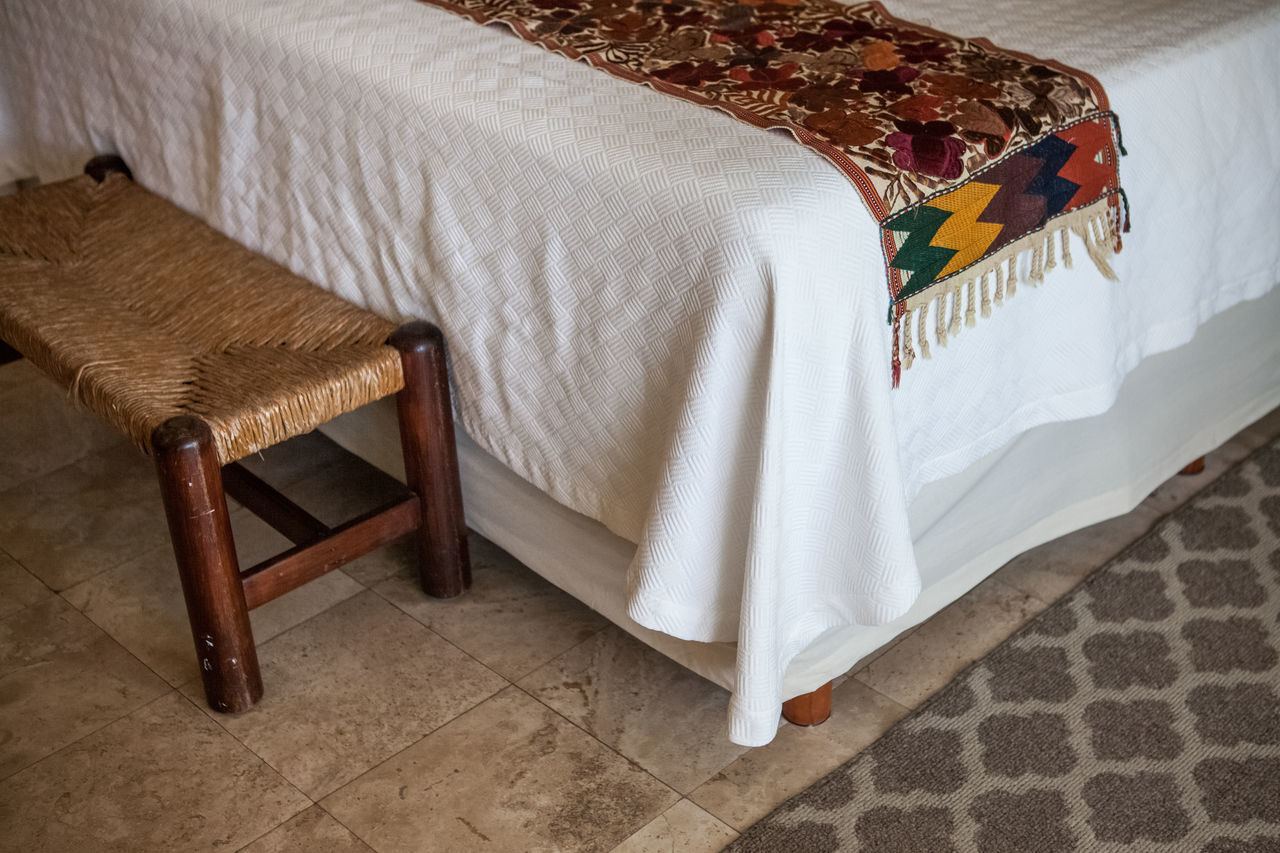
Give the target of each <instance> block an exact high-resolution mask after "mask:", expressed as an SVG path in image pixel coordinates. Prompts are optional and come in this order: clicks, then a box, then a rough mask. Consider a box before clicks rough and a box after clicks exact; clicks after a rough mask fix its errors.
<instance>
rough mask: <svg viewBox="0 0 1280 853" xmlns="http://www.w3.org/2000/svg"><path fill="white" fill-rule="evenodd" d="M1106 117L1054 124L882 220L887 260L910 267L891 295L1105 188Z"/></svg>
mask: <svg viewBox="0 0 1280 853" xmlns="http://www.w3.org/2000/svg"><path fill="white" fill-rule="evenodd" d="M1110 121H1111V119H1110V118H1109V117H1105V116H1104V117H1101V118H1097V119H1094V120H1093V121H1088V122H1082V123H1080V124H1077V125H1073V126H1072V127H1069V128H1066V129H1064V130H1060V131H1056V132H1054V133H1052V134H1050V135H1049V136H1047V137H1045V138H1044V139H1042V140H1040V141H1039V142H1037V143H1035V144H1034V145H1031V146H1029V147H1027V148H1024V149H1022V150H1021V151H1017V152H1015V153H1013V154H1010V155H1008V156H1006V157H1004V158H1003V159H1002V160H1000V161H999V162H997V163H996V164H994V165H993V166H991V167H990V168H988V169H986V170H984V171H982V172H980V173H979V174H977V175H976V176H975V177H974V178H972V179H971V180H969V181H968V182H966V183H964V184H961V185H960V186H958V187H956V188H954V189H951V190H948V191H946V192H943V193H939V194H938V195H936V196H933V197H932V198H930V199H927V200H926V201H924V202H922V203H920V204H917V205H915V206H914V207H911V208H909V209H907V210H905V211H903V212H902V213H900V214H898V215H897V216H894V217H893V218H891V219H889V220H887V221H886V222H884V223H883V225H882V227H883V228H884V229H886V230H887V231H891V232H894V233H895V239H896V240H897V241H898V249H897V251H896V252H895V253H894V254H893V257H892V259H891V260H890V262H889V266H890V267H891V268H892V269H895V270H901V271H903V272H906V273H909V274H910V278H908V279H907V281H906V282H905V283H904V284H903V286H902V287H901V288H900V289H899V291H898V293H897V294H896V295H895V298H894V301H895V302H897V303H901V302H903V301H904V300H905V299H906V298H907V297H909V296H913V295H915V294H917V293H920V292H921V291H923V290H926V289H927V288H929V287H930V286H931V285H933V284H936V283H937V282H939V281H941V280H943V279H946V278H949V277H950V276H952V275H955V274H957V273H959V272H961V271H963V270H964V269H966V268H967V267H969V266H971V265H972V264H974V263H976V262H977V261H979V260H981V259H982V258H984V257H987V256H989V255H991V254H994V253H995V252H998V251H999V250H1000V249H1001V248H1003V247H1004V246H1007V245H1008V244H1010V243H1012V242H1013V241H1014V240H1017V239H1018V238H1020V237H1022V236H1024V235H1025V234H1028V233H1031V232H1033V231H1035V230H1037V229H1039V228H1043V227H1044V226H1045V224H1046V223H1047V222H1048V220H1049V218H1051V217H1053V216H1057V215H1058V214H1060V213H1063V212H1068V211H1070V210H1075V209H1077V208H1080V207H1084V206H1086V205H1089V204H1092V203H1093V202H1095V201H1097V200H1098V199H1100V198H1102V197H1103V196H1105V195H1106V194H1107V193H1108V192H1110V191H1112V190H1113V189H1114V188H1115V187H1116V186H1117V183H1116V172H1115V165H1114V162H1112V161H1110V160H1108V158H1106V157H1105V156H1103V157H1100V156H1099V155H1100V154H1102V153H1103V152H1104V150H1105V149H1107V147H1108V146H1109V145H1110V144H1111V127H1110Z"/></svg>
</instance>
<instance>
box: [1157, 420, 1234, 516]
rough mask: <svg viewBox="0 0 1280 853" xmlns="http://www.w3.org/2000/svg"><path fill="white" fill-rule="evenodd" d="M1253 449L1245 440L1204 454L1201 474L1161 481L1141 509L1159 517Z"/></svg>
mask: <svg viewBox="0 0 1280 853" xmlns="http://www.w3.org/2000/svg"><path fill="white" fill-rule="evenodd" d="M1255 449H1256V448H1255V447H1252V446H1251V445H1250V444H1249V443H1248V442H1246V441H1241V440H1238V439H1232V440H1231V441H1228V442H1227V443H1226V444H1223V445H1222V446H1221V447H1219V448H1218V449H1216V450H1214V451H1212V452H1210V453H1206V454H1205V457H1204V470H1203V471H1201V472H1200V473H1199V474H1190V475H1180V474H1175V475H1174V476H1172V477H1170V478H1169V479H1168V480H1165V481H1164V482H1163V483H1162V484H1160V485H1159V486H1158V487H1156V490H1155V491H1154V492H1152V493H1151V494H1150V495H1148V496H1147V499H1146V500H1144V501H1143V502H1142V508H1152V509H1154V510H1156V511H1157V512H1159V513H1160V514H1161V515H1165V514H1167V513H1170V512H1173V511H1174V510H1175V509H1177V508H1178V507H1180V506H1182V505H1183V504H1184V503H1186V502H1187V501H1189V500H1191V498H1192V497H1193V496H1194V495H1195V494H1196V493H1197V492H1199V491H1200V490H1201V489H1203V488H1205V487H1206V486H1208V485H1209V484H1211V483H1212V482H1213V481H1214V480H1216V479H1218V477H1220V476H1221V475H1222V474H1224V473H1225V472H1226V471H1227V469H1228V468H1230V467H1231V466H1232V465H1235V464H1236V463H1237V462H1239V461H1240V460H1241V459H1244V458H1245V457H1246V456H1248V455H1249V453H1250V452H1252V451H1253V450H1255ZM1187 461H1188V462H1190V461H1191V460H1190V459H1188V460H1187Z"/></svg>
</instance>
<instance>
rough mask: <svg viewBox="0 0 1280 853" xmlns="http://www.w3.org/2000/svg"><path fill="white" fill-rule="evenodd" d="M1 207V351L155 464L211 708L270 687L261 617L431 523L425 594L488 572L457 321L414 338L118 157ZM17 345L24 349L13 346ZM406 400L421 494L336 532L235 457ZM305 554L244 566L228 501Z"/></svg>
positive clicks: (424, 532) (404, 436)
mask: <svg viewBox="0 0 1280 853" xmlns="http://www.w3.org/2000/svg"><path fill="white" fill-rule="evenodd" d="M85 173H86V174H85V175H84V176H81V177H79V178H75V179H72V180H69V181H63V182H61V183H57V184H49V185H47V186H42V187H38V188H36V189H33V190H28V191H26V192H22V193H19V194H18V195H15V196H10V197H6V198H0V341H3V346H0V355H3V354H5V353H9V354H12V352H13V351H16V352H17V353H21V354H22V355H23V356H26V357H27V358H28V359H30V360H31V361H32V362H34V363H35V364H36V365H37V366H39V367H41V368H42V369H43V370H45V371H46V372H48V373H49V374H50V375H52V376H53V377H54V378H55V379H56V380H57V381H59V382H60V383H61V384H62V385H64V386H65V387H66V388H68V389H69V391H70V393H71V395H72V396H73V398H74V399H75V400H77V401H78V402H80V403H81V404H83V405H84V406H86V407H87V408H89V409H90V410H92V411H94V412H95V413H97V414H98V415H100V416H102V417H103V418H105V419H106V420H107V421H109V422H110V423H111V424H113V425H114V426H116V427H117V428H118V429H120V430H121V431H122V432H123V433H125V434H126V435H127V436H129V437H130V438H131V439H132V440H133V442H134V443H135V444H137V445H138V446H139V447H140V448H141V449H142V450H143V451H145V452H147V453H148V454H150V455H152V456H153V457H154V459H155V464H156V470H157V472H158V474H159V478H160V491H161V495H162V497H163V500H164V506H165V513H166V515H167V517H168V522H169V531H170V535H171V538H172V541H173V550H174V555H175V557H176V558H177V564H178V571H179V573H180V575H181V577H182V588H183V592H184V594H185V596H186V602H187V613H188V616H189V617H190V622H191V633H192V637H193V638H194V640H195V646H196V656H197V660H198V662H199V666H200V674H201V676H202V678H203V679H204V687H205V695H206V696H207V698H208V701H209V705H210V706H211V707H212V708H214V709H216V710H218V711H227V712H238V711H244V710H246V709H248V708H249V707H251V706H252V705H253V704H254V703H255V702H257V701H258V699H259V698H261V696H262V678H261V675H260V673H259V669H258V659H257V651H256V649H255V647H254V642H253V635H252V632H251V630H250V625H249V610H250V609H252V608H254V607H258V606H259V605H262V604H265V603H266V602H268V601H270V600H272V599H274V598H276V597H277V596H280V595H283V594H284V593H286V592H288V591H289V590H291V589H294V588H296V587H298V586H300V585H302V584H304V583H306V582H307V581H309V580H312V579H314V578H317V577H319V576H320V575H323V574H325V573H326V572H329V571H331V570H333V569H335V568H338V567H339V566H341V565H343V564H345V563H347V562H350V561H351V560H353V559H355V558H357V557H359V556H361V555H363V554H365V553H368V552H369V551H371V550H373V549H374V548H377V547H379V546H381V545H383V544H385V543H387V542H390V541H391V540H392V539H395V538H398V537H400V536H403V535H405V534H408V533H415V535H416V538H417V542H418V555H419V568H420V572H421V578H422V585H423V588H424V590H425V591H426V592H427V593H428V594H429V595H432V596H436V597H440V598H449V597H453V596H456V595H460V594H461V593H462V592H463V590H465V589H466V588H467V587H468V586H469V585H470V581H471V577H470V564H469V560H468V555H467V540H466V526H465V523H464V521H463V515H462V502H461V491H460V488H459V482H458V467H457V457H456V453H455V448H454V435H453V419H452V414H451V406H450V399H449V383H448V375H447V372H446V366H445V351H444V339H443V336H442V335H441V333H440V330H439V329H437V328H436V327H434V326H432V325H429V324H427V323H422V322H415V323H409V324H407V325H404V326H401V327H399V328H398V329H397V328H395V327H394V325H393V324H391V323H388V322H387V321H385V320H383V319H382V318H380V317H378V316H376V315H374V314H371V313H370V312H368V311H364V310H362V309H359V308H356V307H355V306H353V305H351V304H349V303H347V302H345V301H343V300H341V299H339V298H338V297H336V296H334V295H332V294H329V293H326V292H325V291H323V290H321V289H320V288H318V287H316V286H315V285H313V284H310V283H309V282H306V281H304V280H303V279H301V278H298V277H297V276H295V275H293V274H291V273H290V272H288V271H287V270H285V269H284V268H283V267H280V266H278V265H277V264H274V263H272V262H271V261H269V260H267V259H266V258H264V257H262V256H261V255H258V254H256V253H254V252H252V251H250V250H248V249H246V248H244V247H242V246H240V245H238V244H237V243H235V242H233V241H231V240H229V239H228V238H226V237H224V236H223V235H221V234H219V233H218V232H216V231H214V230H213V229H212V228H209V227H208V226H206V225H204V224H203V223H201V222H200V221H199V220H197V219H196V218H194V217H192V216H190V215H188V214H186V213H184V212H182V211H181V210H179V209H178V208H177V207H175V206H174V205H172V204H170V203H169V202H167V201H164V200H163V199H161V198H158V197H157V196H155V195H153V194H151V193H149V192H147V191H146V190H145V189H143V188H142V187H140V186H138V185H137V184H136V183H134V182H133V180H132V175H131V174H130V173H129V170H128V167H127V166H125V164H124V163H123V161H121V160H120V159H119V158H116V157H99V158H94V159H93V160H91V161H90V162H89V164H88V165H87V166H86V167H85ZM10 347H11V348H12V350H11V349H10ZM392 393H395V394H396V395H397V397H396V399H397V403H398V409H399V421H400V438H401V444H402V447H403V450H404V463H405V471H406V475H407V476H406V479H407V481H408V486H409V489H410V490H411V492H412V494H411V495H410V496H409V497H407V498H402V499H399V500H395V501H392V502H391V503H390V504H388V505H386V506H384V507H382V508H380V509H377V510H375V511H373V512H370V513H367V514H365V515H362V516H360V517H358V518H355V519H353V520H351V521H349V522H347V523H346V524H342V525H340V526H338V527H335V528H329V527H328V526H327V525H325V524H323V523H321V522H320V521H319V520H317V519H315V518H313V517H312V516H311V515H310V514H308V513H307V512H306V511H305V510H303V509H302V508H301V507H299V506H297V505H296V504H294V503H293V502H291V501H289V500H288V499H287V498H285V497H284V496H283V495H281V494H279V493H278V492H276V491H275V490H274V489H273V488H272V487H271V486H269V485H267V484H266V483H265V482H263V481H262V480H260V479H259V478H258V477H256V476H255V475H253V474H252V473H250V472H249V471H248V470H247V469H245V468H243V467H242V466H240V465H239V464H237V463H236V460H238V459H242V458H244V457H245V456H248V455H249V454H252V453H256V452H258V451H259V450H262V449H264V448H266V447H269V446H271V445H273V444H277V443H279V442H281V441H284V440H285V439H288V438H291V437H293V436H295V435H299V434H301V433H305V432H308V431H310V430H311V429H313V428H315V427H316V426H318V425H319V424H321V423H324V422H325V421H327V420H330V419H332V418H334V417H336V416H337V415H339V414H342V413H344V412H348V411H351V410H353V409H355V408H358V407H359V406H362V405H364V404H366V403H369V402H372V401H374V400H377V399H380V398H382V397H385V396H387V395H388V394H392ZM224 489H225V494H230V495H231V496H232V497H233V498H235V499H236V500H238V501H240V502H241V503H242V504H244V506H245V507H247V508H248V509H249V510H251V511H253V512H254V513H256V514H258V515H259V516H261V517H262V518H263V520H265V521H266V522H268V523H269V524H271V525H272V526H273V527H275V528H276V529H278V530H279V531H280V532H281V533H283V534H284V535H285V536H286V537H288V538H289V540H290V541H292V542H293V543H294V545H295V547H293V548H291V549H290V550H288V551H285V552H284V553H282V554H280V555H278V556H276V557H273V558H271V559H269V560H266V561H264V562H262V563H259V564H258V565H256V566H253V567H251V568H249V569H246V570H244V571H241V570H240V567H239V562H238V560H237V558H236V551H235V544H234V540H233V537H232V531H231V526H230V523H229V519H228V514H227V503H226V497H225V494H224Z"/></svg>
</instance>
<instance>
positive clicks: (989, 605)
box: [854, 579, 1046, 708]
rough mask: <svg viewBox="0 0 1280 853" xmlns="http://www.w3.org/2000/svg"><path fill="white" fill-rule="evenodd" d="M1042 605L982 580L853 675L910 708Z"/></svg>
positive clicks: (1005, 586) (1014, 590) (1003, 637)
mask: <svg viewBox="0 0 1280 853" xmlns="http://www.w3.org/2000/svg"><path fill="white" fill-rule="evenodd" d="M1045 606H1046V605H1045V603H1044V602H1042V601H1039V600H1038V599H1035V598H1033V597H1031V596H1029V595H1027V594H1026V593H1023V592H1020V591H1018V590H1016V589H1014V588H1012V587H1010V586H1008V585H1006V584H1003V583H1001V582H1000V581H999V580H996V579H991V580H987V581H984V582H983V583H981V584H978V586H976V587H974V588H973V589H972V590H970V591H969V592H968V593H966V594H965V595H964V596H962V597H961V598H960V599H959V600H958V601H955V602H953V603H952V604H950V605H948V606H947V607H945V608H943V609H942V610H941V611H939V612H938V613H937V614H936V615H935V616H933V618H931V619H929V620H928V621H926V622H925V623H924V624H923V625H921V626H920V627H918V628H916V630H915V631H914V632H912V634H911V636H909V637H907V638H906V639H905V640H903V641H902V642H901V643H898V644H897V645H896V646H894V647H893V648H892V649H890V650H889V651H887V652H885V653H884V654H883V655H881V656H880V657H878V658H876V659H875V660H874V661H872V662H871V663H870V664H869V665H868V666H866V667H865V668H863V669H861V670H859V671H858V672H857V673H855V675H854V678H856V679H857V680H858V681H861V682H862V683H864V684H866V685H867V686H869V687H871V688H872V689H873V690H875V691H876V692H878V693H882V694H884V695H885V696H888V697H889V698H890V699H893V700H894V701H895V702H897V703H899V704H901V705H905V706H906V707H908V708H914V707H915V706H916V705H918V704H919V703H920V702H922V701H923V700H924V699H926V698H928V697H929V696H930V695H932V694H933V693H934V692H936V691H937V690H938V689H939V688H941V687H942V686H943V685H945V684H946V683H947V682H948V681H950V680H951V677H952V676H954V675H955V674H956V673H957V672H959V671H960V670H961V669H963V668H964V667H966V666H967V665H969V664H970V663H972V662H973V661H974V660H976V659H977V658H979V657H981V656H982V655H983V654H985V653H986V652H988V651H990V650H991V649H993V648H995V647H996V646H997V645H998V644H999V643H1000V641H1001V640H1003V639H1005V638H1006V637H1008V636H1009V635H1010V634H1011V633H1013V632H1014V631H1015V630H1017V629H1018V628H1019V627H1020V626H1021V625H1022V624H1024V623H1025V622H1026V621H1027V620H1028V619H1029V618H1031V617H1032V616H1033V615H1035V614H1036V613H1038V612H1039V611H1040V610H1042V609H1044V607H1045Z"/></svg>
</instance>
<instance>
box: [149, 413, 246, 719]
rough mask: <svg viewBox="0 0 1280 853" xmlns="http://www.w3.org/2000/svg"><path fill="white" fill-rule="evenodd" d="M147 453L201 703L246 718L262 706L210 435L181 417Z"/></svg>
mask: <svg viewBox="0 0 1280 853" xmlns="http://www.w3.org/2000/svg"><path fill="white" fill-rule="evenodd" d="M151 446H152V449H153V451H154V453H155V458H156V471H157V473H158V474H159V475H160V493H161V497H162V498H163V499H164V510H165V515H166V516H168V519H169V536H170V538H171V539H172V540H173V553H174V556H175V557H176V558H177V561H178V574H179V575H180V576H181V578H182V591H183V594H184V595H185V596H186V599H187V616H188V618H189V619H190V620H191V636H192V638H193V639H194V640H195V644H196V659H197V660H198V661H199V664H200V677H201V678H203V679H204V693H205V697H206V698H207V699H208V701H209V707H211V708H213V709H214V710H215V711H226V712H239V711H247V710H248V709H249V708H251V707H252V706H253V704H254V703H255V702H257V701H258V700H259V699H261V698H262V676H261V674H260V673H259V671H258V653H257V650H256V649H255V648H254V645H253V631H252V629H251V628H250V626H249V611H248V609H247V608H246V607H245V601H244V587H243V586H242V585H241V582H240V566H239V563H238V561H237V560H236V550H235V543H234V541H233V539H232V536H231V523H230V520H229V517H228V515H227V499H226V497H225V495H224V494H223V491H222V474H221V472H220V471H219V469H218V456H217V451H216V449H215V448H214V444H213V433H212V432H211V431H210V430H209V426H208V424H206V423H205V422H204V421H202V420H200V419H199V418H193V417H190V416H187V415H183V416H180V417H176V418H170V419H169V420H167V421H165V422H164V423H163V424H161V425H160V426H159V427H157V428H156V430H155V432H154V433H152V435H151Z"/></svg>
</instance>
